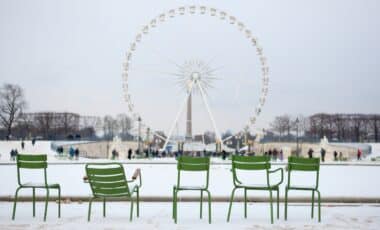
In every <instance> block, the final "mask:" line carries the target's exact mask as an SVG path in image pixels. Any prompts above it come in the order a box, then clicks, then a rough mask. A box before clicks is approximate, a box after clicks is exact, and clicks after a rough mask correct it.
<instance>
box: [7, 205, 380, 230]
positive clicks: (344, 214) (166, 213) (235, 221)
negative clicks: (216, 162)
mask: <svg viewBox="0 0 380 230" xmlns="http://www.w3.org/2000/svg"><path fill="white" fill-rule="evenodd" d="M129 205H130V204H129V202H108V203H107V217H106V218H103V216H102V203H101V202H95V203H94V204H93V207H92V215H91V221H90V222H87V210H88V204H87V202H85V203H81V204H79V203H71V204H62V217H61V218H60V219H58V218H57V204H56V203H54V202H50V203H49V207H48V217H47V221H46V222H43V211H44V207H43V203H42V202H37V205H36V217H35V218H33V217H32V203H31V202H20V203H18V206H17V213H16V219H15V221H12V220H11V212H12V203H10V202H0V229H91V230H95V229H127V228H128V229H139V230H145V229H165V230H167V229H189V230H190V229H197V230H198V229H206V228H207V229H216V230H220V229H379V228H380V214H379V213H380V207H378V206H375V205H351V204H345V205H336V204H324V205H323V206H322V222H321V223H318V221H317V218H316V217H315V218H314V219H311V218H310V212H311V208H310V204H296V205H289V207H288V220H287V221H285V220H284V217H283V210H284V207H283V205H282V204H281V205H280V219H279V220H277V219H275V220H274V224H273V225H271V224H270V215H269V204H266V203H249V204H248V217H247V219H245V218H244V214H243V212H244V211H243V210H244V208H243V203H234V204H233V207H232V213H231V221H230V222H229V223H227V222H226V218H227V210H228V203H212V223H211V224H208V221H207V220H208V219H207V206H206V204H205V203H204V209H203V211H204V213H203V219H199V203H185V202H180V203H179V204H178V224H174V221H173V220H172V218H171V210H172V209H171V203H169V202H166V203H147V202H142V203H141V204H140V205H141V206H140V208H141V209H140V217H139V218H136V215H135V214H136V213H134V217H133V218H134V219H133V220H132V222H129V207H130V206H129ZM274 211H275V208H274ZM315 211H317V209H315Z"/></svg>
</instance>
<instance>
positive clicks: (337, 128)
mask: <svg viewBox="0 0 380 230" xmlns="http://www.w3.org/2000/svg"><path fill="white" fill-rule="evenodd" d="M297 118H298V121H297ZM297 130H298V134H299V136H300V138H302V139H305V140H309V141H319V140H320V139H321V138H323V137H324V136H326V137H327V138H328V139H329V140H331V141H339V142H379V141H380V133H379V132H380V114H327V113H318V114H314V115H311V116H309V117H303V116H298V117H294V116H290V115H282V116H277V117H276V118H275V119H274V121H273V122H272V123H271V129H270V132H271V133H270V134H271V136H272V137H273V138H274V139H276V138H277V139H278V140H284V141H289V140H294V138H295V136H296V132H297Z"/></svg>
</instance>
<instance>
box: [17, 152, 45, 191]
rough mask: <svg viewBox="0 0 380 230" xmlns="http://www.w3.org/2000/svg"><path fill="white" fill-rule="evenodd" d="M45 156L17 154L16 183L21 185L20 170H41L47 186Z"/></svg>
mask: <svg viewBox="0 0 380 230" xmlns="http://www.w3.org/2000/svg"><path fill="white" fill-rule="evenodd" d="M47 166H48V165H47V156H46V155H45V154H38V155H35V154H33V155H32V154H17V181H18V184H19V185H21V184H22V183H21V172H20V169H39V170H41V169H43V171H44V180H45V184H47V175H46V168H47Z"/></svg>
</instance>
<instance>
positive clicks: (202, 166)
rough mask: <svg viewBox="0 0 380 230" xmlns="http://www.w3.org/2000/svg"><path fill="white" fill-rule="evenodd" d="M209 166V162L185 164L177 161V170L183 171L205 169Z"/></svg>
mask: <svg viewBox="0 0 380 230" xmlns="http://www.w3.org/2000/svg"><path fill="white" fill-rule="evenodd" d="M209 168H210V164H186V163H181V162H179V163H178V170H183V171H207V170H209Z"/></svg>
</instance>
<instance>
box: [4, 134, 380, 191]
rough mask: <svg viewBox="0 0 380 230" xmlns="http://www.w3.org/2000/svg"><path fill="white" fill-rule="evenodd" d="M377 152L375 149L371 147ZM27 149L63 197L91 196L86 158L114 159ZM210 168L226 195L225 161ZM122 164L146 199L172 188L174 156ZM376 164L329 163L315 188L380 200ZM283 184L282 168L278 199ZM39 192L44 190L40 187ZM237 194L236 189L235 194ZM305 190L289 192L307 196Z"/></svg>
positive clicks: (11, 186)
mask: <svg viewBox="0 0 380 230" xmlns="http://www.w3.org/2000/svg"><path fill="white" fill-rule="evenodd" d="M19 143H20V142H1V143H0V151H1V152H4V151H5V150H7V149H8V148H12V147H13V148H14V147H15V145H18V146H19ZM375 150H376V149H375ZM25 152H28V153H47V154H48V156H49V160H48V161H49V167H48V181H49V183H60V184H61V187H62V195H63V196H76V197H88V196H89V195H90V194H91V191H90V188H89V185H88V184H86V183H83V180H82V178H83V176H84V175H85V171H84V167H85V163H88V162H115V161H111V160H101V159H100V160H99V159H98V160H90V159H84V158H81V159H80V160H78V161H75V160H67V159H65V160H62V159H58V158H56V157H55V155H56V153H55V152H54V151H52V150H50V142H48V141H37V143H36V146H34V147H32V145H31V143H30V142H29V141H27V142H26V150H25ZM211 161H212V165H211V170H210V187H209V188H210V191H211V194H212V196H213V197H224V198H228V197H229V196H230V193H231V190H232V188H233V185H232V176H231V172H230V168H231V165H230V164H229V163H230V161H228V160H226V161H223V160H221V159H220V158H217V159H216V158H212V160H211ZM117 162H121V163H123V165H124V168H125V171H126V175H127V177H128V178H130V177H131V175H132V174H133V172H134V170H135V169H136V168H141V171H142V179H143V186H142V189H141V195H142V196H145V197H151V196H154V197H166V198H170V197H171V196H172V190H171V189H172V187H173V185H174V184H175V183H176V179H177V169H176V161H175V159H174V158H164V159H135V160H132V161H128V160H122V161H117ZM285 164H286V163H285V162H284V163H275V164H273V166H272V168H273V169H275V168H278V167H281V168H285ZM25 171H28V172H26V173H23V177H22V179H23V180H24V181H28V182H30V181H33V182H41V181H42V175H41V174H40V173H39V172H38V173H37V172H36V171H35V170H25ZM379 174H380V164H378V163H376V162H375V163H374V162H369V161H366V162H360V163H358V162H348V163H344V162H343V163H329V164H322V165H321V171H320V186H319V188H320V191H321V194H322V198H379V197H380V192H379V190H378V188H380V180H378V175H379ZM242 176H243V178H245V181H244V182H246V183H249V184H262V183H265V182H266V181H265V177H263V175H257V174H252V173H249V174H248V175H242ZM204 178H205V177H204V175H199V174H195V173H191V172H190V173H186V174H185V175H184V176H183V178H182V181H183V183H184V184H186V185H195V184H202V183H203V179H204ZM278 180H279V174H277V175H274V176H273V180H271V181H272V183H275V182H276V181H278ZM0 181H2V185H1V189H0V197H9V196H12V197H13V195H14V192H15V190H16V188H17V170H16V166H15V164H14V162H10V161H9V155H8V153H7V154H5V155H4V154H3V155H2V157H1V160H0ZM286 182H287V173H286V172H285V171H284V183H283V184H282V185H281V187H280V188H281V193H280V194H281V197H283V195H284V188H285V185H286ZM292 182H294V184H305V185H306V184H307V185H311V184H314V175H308V174H307V173H301V174H298V175H294V177H292ZM40 192H41V194H43V191H40ZM21 195H27V196H30V191H21ZM184 195H186V196H193V195H194V194H193V193H184ZM237 195H238V196H241V195H242V194H241V191H238V192H237ZM252 195H255V196H259V197H267V196H268V194H267V192H260V191H255V192H252ZM308 195H310V194H308V193H306V194H305V193H304V192H296V191H294V192H293V191H292V193H291V196H296V197H297V196H301V197H303V196H308Z"/></svg>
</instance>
